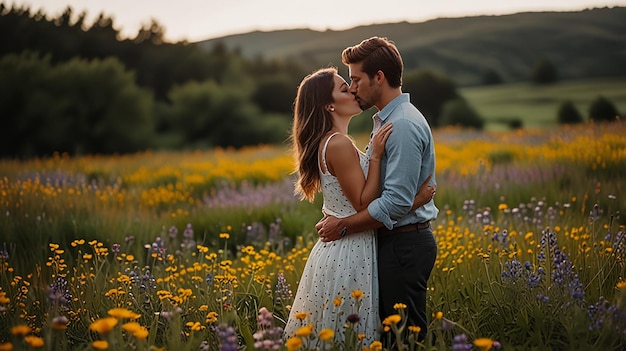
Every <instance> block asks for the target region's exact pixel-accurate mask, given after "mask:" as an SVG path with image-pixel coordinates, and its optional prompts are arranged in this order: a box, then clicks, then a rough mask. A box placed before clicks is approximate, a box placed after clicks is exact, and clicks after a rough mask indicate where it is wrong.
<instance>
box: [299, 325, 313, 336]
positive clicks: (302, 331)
mask: <svg viewBox="0 0 626 351" xmlns="http://www.w3.org/2000/svg"><path fill="white" fill-rule="evenodd" d="M311 333H313V324H309V325H305V326H302V327H300V328H299V329H298V330H296V336H299V337H301V338H306V337H308V336H309V335H311Z"/></svg>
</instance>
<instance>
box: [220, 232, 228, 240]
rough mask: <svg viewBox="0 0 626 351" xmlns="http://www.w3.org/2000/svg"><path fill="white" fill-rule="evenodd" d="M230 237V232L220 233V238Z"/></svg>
mask: <svg viewBox="0 0 626 351" xmlns="http://www.w3.org/2000/svg"><path fill="white" fill-rule="evenodd" d="M228 238H230V234H228V233H220V239H228Z"/></svg>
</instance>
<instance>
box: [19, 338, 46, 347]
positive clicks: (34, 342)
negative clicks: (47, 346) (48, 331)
mask: <svg viewBox="0 0 626 351" xmlns="http://www.w3.org/2000/svg"><path fill="white" fill-rule="evenodd" d="M24 341H25V342H26V344H28V346H30V347H32V348H33V349H39V348H42V347H43V338H40V337H38V336H35V335H27V336H25V337H24Z"/></svg>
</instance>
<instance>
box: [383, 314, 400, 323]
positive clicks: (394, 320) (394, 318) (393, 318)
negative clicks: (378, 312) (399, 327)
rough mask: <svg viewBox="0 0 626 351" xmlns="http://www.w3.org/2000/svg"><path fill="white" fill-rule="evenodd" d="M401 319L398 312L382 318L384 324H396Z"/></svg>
mask: <svg viewBox="0 0 626 351" xmlns="http://www.w3.org/2000/svg"><path fill="white" fill-rule="evenodd" d="M401 320H402V317H401V316H400V315H399V314H392V315H391V316H388V317H387V318H385V319H384V320H383V324H384V325H394V324H398V323H399V322H400V321H401Z"/></svg>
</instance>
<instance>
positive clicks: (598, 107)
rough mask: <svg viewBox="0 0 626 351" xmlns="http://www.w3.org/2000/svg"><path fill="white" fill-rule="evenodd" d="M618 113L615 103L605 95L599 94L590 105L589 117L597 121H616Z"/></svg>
mask: <svg viewBox="0 0 626 351" xmlns="http://www.w3.org/2000/svg"><path fill="white" fill-rule="evenodd" d="M618 115H619V114H618V112H617V109H616V108H615V105H613V103H612V102H611V101H610V100H609V99H607V98H605V97H604V96H598V97H597V98H596V99H595V100H594V101H593V102H592V103H591V106H590V107H589V119H591V120H592V121H595V122H604V121H614V120H615V119H616V118H617V116H618Z"/></svg>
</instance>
